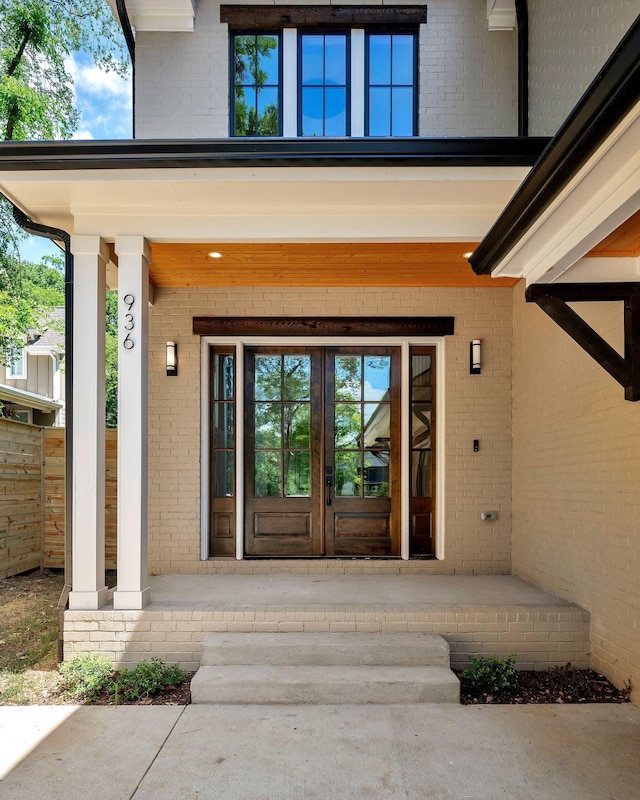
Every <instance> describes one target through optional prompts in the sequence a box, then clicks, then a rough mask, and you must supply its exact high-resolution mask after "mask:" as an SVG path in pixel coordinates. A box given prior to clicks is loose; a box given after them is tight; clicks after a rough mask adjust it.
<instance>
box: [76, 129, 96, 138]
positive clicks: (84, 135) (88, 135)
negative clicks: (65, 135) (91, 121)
mask: <svg viewBox="0 0 640 800" xmlns="http://www.w3.org/2000/svg"><path fill="white" fill-rule="evenodd" d="M71 138H72V139H94V138H95V137H94V135H93V134H92V133H91V131H89V130H83V131H76V132H75V133H74V134H73V136H72V137H71Z"/></svg>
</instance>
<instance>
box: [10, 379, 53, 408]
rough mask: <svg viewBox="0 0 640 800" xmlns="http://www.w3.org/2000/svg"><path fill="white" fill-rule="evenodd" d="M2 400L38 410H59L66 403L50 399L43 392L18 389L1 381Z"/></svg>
mask: <svg viewBox="0 0 640 800" xmlns="http://www.w3.org/2000/svg"><path fill="white" fill-rule="evenodd" d="M0 400H6V401H7V402H9V403H19V404H20V405H22V406H27V408H36V409H38V411H57V410H58V409H60V408H62V406H63V405H64V403H59V402H56V401H55V400H49V398H48V397H44V396H43V395H41V394H36V393H35V392H27V391H25V390H24V389H16V388H15V387H13V386H7V385H6V384H4V383H0Z"/></svg>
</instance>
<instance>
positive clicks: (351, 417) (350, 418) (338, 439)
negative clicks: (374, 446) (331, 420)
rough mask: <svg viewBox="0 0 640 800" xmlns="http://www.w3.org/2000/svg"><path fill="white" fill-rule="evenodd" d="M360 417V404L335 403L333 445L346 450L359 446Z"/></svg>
mask: <svg viewBox="0 0 640 800" xmlns="http://www.w3.org/2000/svg"><path fill="white" fill-rule="evenodd" d="M361 425H362V419H361V409H360V404H359V403H358V404H356V403H336V407H335V447H336V450H346V449H351V448H354V447H357V448H359V447H360V431H361Z"/></svg>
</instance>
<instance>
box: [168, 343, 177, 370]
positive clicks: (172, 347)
mask: <svg viewBox="0 0 640 800" xmlns="http://www.w3.org/2000/svg"><path fill="white" fill-rule="evenodd" d="M177 374H178V345H177V344H176V343H175V342H167V375H177Z"/></svg>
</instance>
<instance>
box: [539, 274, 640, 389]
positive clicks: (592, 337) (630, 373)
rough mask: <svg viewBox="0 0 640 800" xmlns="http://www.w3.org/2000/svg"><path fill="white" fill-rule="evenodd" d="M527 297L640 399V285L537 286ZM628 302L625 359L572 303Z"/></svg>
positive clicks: (625, 316)
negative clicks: (577, 311)
mask: <svg viewBox="0 0 640 800" xmlns="http://www.w3.org/2000/svg"><path fill="white" fill-rule="evenodd" d="M525 298H526V301H527V302H528V303H536V304H537V305H538V306H539V307H540V308H541V309H542V310H543V311H544V312H545V314H547V316H549V317H550V318H551V319H552V320H553V321H554V322H555V323H556V324H557V325H559V326H560V327H561V328H562V330H563V331H565V333H567V334H568V335H569V336H570V337H571V338H572V339H573V340H574V342H576V344H578V345H580V347H582V349H583V350H584V351H585V352H586V353H588V354H589V355H590V356H591V358H593V359H594V360H595V361H597V362H598V364H600V366H601V367H603V368H604V369H605V370H606V371H607V372H608V373H609V374H610V375H611V377H612V378H614V380H616V381H617V382H618V383H619V384H620V385H621V386H623V387H624V390H625V399H626V400H630V401H634V402H635V401H637V400H640V283H593V284H583V285H580V284H567V283H565V284H551V285H544V284H535V285H533V286H529V287H528V289H527V291H526V293H525ZM581 301H582V302H584V301H586V302H602V301H604V302H606V301H609V302H611V301H623V302H624V357H623V356H621V355H620V353H618V352H617V350H615V349H614V348H613V347H611V345H610V344H609V343H608V342H606V341H605V340H604V339H603V338H602V336H600V334H599V333H597V332H596V331H594V330H593V328H592V327H591V326H590V325H589V324H588V323H587V322H585V320H584V319H583V318H582V317H581V316H580V315H579V314H577V313H576V312H575V311H574V310H573V309H572V308H570V307H569V306H568V305H567V303H568V302H581Z"/></svg>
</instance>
